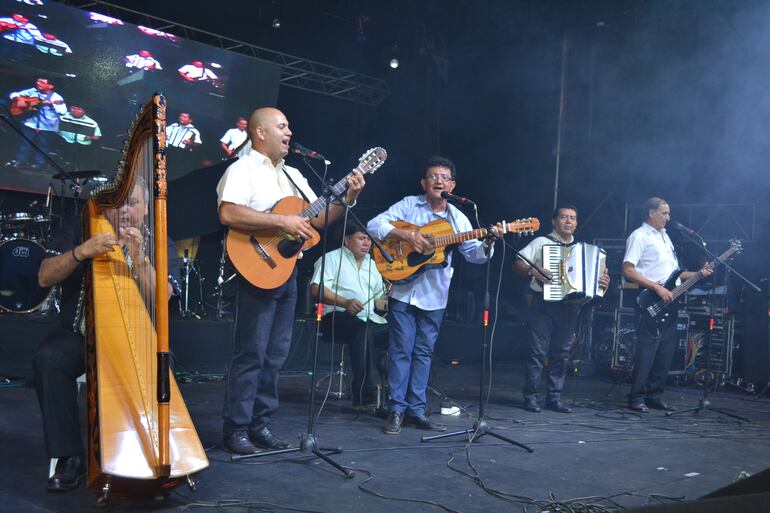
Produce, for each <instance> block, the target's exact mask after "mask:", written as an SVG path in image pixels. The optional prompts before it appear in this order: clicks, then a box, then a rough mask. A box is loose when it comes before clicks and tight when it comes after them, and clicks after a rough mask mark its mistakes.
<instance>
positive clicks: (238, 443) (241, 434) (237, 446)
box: [222, 430, 259, 454]
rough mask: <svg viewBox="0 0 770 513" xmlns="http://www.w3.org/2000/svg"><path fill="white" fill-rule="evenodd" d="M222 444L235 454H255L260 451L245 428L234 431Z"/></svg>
mask: <svg viewBox="0 0 770 513" xmlns="http://www.w3.org/2000/svg"><path fill="white" fill-rule="evenodd" d="M222 445H223V446H224V448H225V450H226V451H227V452H232V453H235V454H254V453H256V452H259V450H258V449H257V448H256V447H255V446H254V444H253V443H251V440H249V435H247V434H246V431H245V430H240V431H233V432H232V433H230V434H229V435H227V436H226V437H225V439H224V441H223V442H222Z"/></svg>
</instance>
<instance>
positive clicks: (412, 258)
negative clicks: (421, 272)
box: [406, 251, 435, 267]
mask: <svg viewBox="0 0 770 513" xmlns="http://www.w3.org/2000/svg"><path fill="white" fill-rule="evenodd" d="M434 254H435V253H431V254H430V255H423V254H422V253H417V252H416V251H415V252H412V253H409V256H407V257H406V263H407V264H409V266H410V267H414V266H417V265H420V264H421V263H423V262H427V261H428V260H430V259H431V258H433V255H434Z"/></svg>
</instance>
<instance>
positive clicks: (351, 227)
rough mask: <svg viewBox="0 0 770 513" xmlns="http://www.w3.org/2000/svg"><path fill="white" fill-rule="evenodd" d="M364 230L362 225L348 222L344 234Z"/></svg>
mask: <svg viewBox="0 0 770 513" xmlns="http://www.w3.org/2000/svg"><path fill="white" fill-rule="evenodd" d="M363 231H364V230H363V229H362V228H361V227H360V226H358V223H348V224H347V225H345V234H344V236H345V237H348V236H349V235H353V234H356V233H358V232H362V233H363Z"/></svg>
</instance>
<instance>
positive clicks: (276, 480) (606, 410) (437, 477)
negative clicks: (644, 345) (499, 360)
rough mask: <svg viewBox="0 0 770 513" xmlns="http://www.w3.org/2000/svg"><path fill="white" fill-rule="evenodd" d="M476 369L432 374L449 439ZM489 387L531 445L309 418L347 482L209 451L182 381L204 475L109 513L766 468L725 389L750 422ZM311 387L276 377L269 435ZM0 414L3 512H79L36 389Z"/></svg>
mask: <svg viewBox="0 0 770 513" xmlns="http://www.w3.org/2000/svg"><path fill="white" fill-rule="evenodd" d="M478 371H479V368H478V366H477V365H468V366H459V367H449V366H440V365H439V366H437V368H436V370H435V376H434V383H435V384H436V385H437V386H438V387H439V388H440V389H442V390H443V392H444V393H445V394H447V395H448V396H449V397H451V398H452V399H454V400H456V401H457V402H458V403H459V404H461V405H462V406H464V407H466V408H467V409H468V412H469V414H462V415H460V416H443V415H440V414H439V413H438V409H439V401H438V399H436V398H434V400H433V401H432V402H433V405H432V408H433V409H434V410H436V413H434V415H435V416H434V419H437V420H439V421H440V422H442V423H444V424H446V425H447V426H448V427H449V429H450V430H454V429H465V428H467V427H469V426H471V425H472V424H473V421H474V420H475V418H476V412H477V406H478V382H479V378H478ZM491 381H492V383H493V387H492V393H491V395H490V398H489V403H488V406H487V407H486V417H487V419H488V421H489V423H490V424H491V425H492V426H494V427H495V431H497V432H498V433H500V434H502V435H504V436H506V437H510V438H513V439H515V440H517V441H520V442H522V443H525V444H528V445H530V446H531V447H532V448H533V449H534V453H531V454H530V453H528V452H526V451H524V450H522V449H520V448H518V447H515V446H511V445H509V444H507V443H504V442H501V441H500V440H497V439H495V438H493V437H489V436H486V437H482V438H481V439H480V440H478V441H477V442H476V443H473V444H470V445H468V444H467V438H466V439H463V438H461V437H457V438H454V439H452V440H451V441H442V442H431V443H421V442H420V436H421V435H424V434H426V433H425V432H422V431H418V430H416V429H415V428H413V427H404V428H403V430H402V432H401V434H400V435H397V436H387V435H384V434H383V433H382V431H381V428H382V425H383V422H384V421H383V420H381V419H379V418H375V417H373V416H369V415H364V414H356V413H355V412H353V410H352V409H351V407H350V402H349V400H344V399H343V400H337V399H330V400H329V401H328V402H327V403H326V405H325V407H324V410H323V413H322V414H321V416H320V419H319V422H318V423H317V429H316V432H317V436H318V440H319V443H320V445H322V446H330V447H337V446H340V447H342V448H343V449H344V452H343V453H342V454H338V455H335V456H332V458H333V459H334V460H335V461H337V462H339V463H340V464H342V465H344V466H346V467H349V468H350V469H352V470H354V471H355V477H354V478H353V479H346V478H345V477H343V476H342V474H340V473H339V472H338V471H336V470H335V469H334V468H332V467H331V466H329V465H327V464H326V463H324V462H322V461H320V460H318V459H316V458H312V457H308V456H307V455H305V454H302V453H295V454H291V455H288V456H274V457H264V458H254V459H250V460H244V461H242V462H237V463H233V462H231V461H230V455H229V454H227V453H225V452H223V451H222V449H221V446H220V429H221V417H220V413H221V408H222V397H223V382H222V381H221V379H220V380H217V379H213V380H211V381H204V382H201V381H198V382H192V383H188V384H183V385H182V393H183V394H184V396H185V399H186V401H187V404H188V407H189V408H190V411H191V413H192V416H193V419H194V420H195V423H196V426H197V428H198V431H199V434H200V436H201V439H202V441H203V444H204V446H205V447H207V449H208V455H209V458H210V460H211V466H210V468H208V469H207V470H205V471H203V472H202V473H200V474H199V475H198V476H197V481H198V489H197V491H195V492H193V491H191V490H190V489H189V488H187V487H186V486H184V487H179V488H178V489H177V490H176V491H175V492H173V493H172V495H171V496H170V498H169V500H168V501H166V502H158V501H154V502H122V501H113V502H112V503H111V504H110V506H109V508H108V511H111V512H119V511H131V512H139V511H158V512H159V511H169V512H170V511H182V510H184V511H204V510H210V508H203V507H196V506H195V504H196V503H201V504H203V503H205V504H208V505H213V504H214V503H216V502H217V501H220V502H221V508H220V509H217V510H216V511H227V512H236V511H246V510H247V509H246V506H247V503H250V504H252V506H253V509H252V510H251V511H314V512H319V511H320V512H330V513H331V512H337V513H344V512H371V513H373V512H398V511H416V512H428V511H441V510H442V506H443V510H444V511H462V512H471V511H473V512H509V511H538V509H537V507H536V505H537V504H541V505H542V504H544V502H547V501H548V500H549V497H550V496H551V494H552V495H553V497H554V498H555V499H557V500H559V501H567V500H569V499H575V498H586V497H594V498H596V499H594V500H596V501H597V504H601V505H604V506H607V507H610V506H612V502H611V501H614V502H615V503H618V504H622V505H624V506H626V507H627V506H632V505H643V504H659V503H661V502H671V501H675V500H682V499H685V500H692V499H695V498H697V497H699V496H701V495H704V494H706V493H708V492H710V491H712V490H715V489H717V488H720V487H722V486H725V485H727V484H730V483H732V482H733V481H734V480H735V479H736V477H737V476H738V474H739V473H741V472H744V471H745V472H748V473H751V474H754V473H757V472H759V471H761V470H763V469H765V468H766V467H768V464H769V463H768V462H770V399H767V398H763V399H760V400H754V398H753V397H752V396H749V395H745V394H743V393H742V392H740V391H730V390H723V391H720V392H718V393H716V394H712V395H711V396H710V399H711V401H712V403H713V405H714V406H718V407H721V408H727V409H729V410H731V411H733V412H735V413H737V414H740V415H743V416H747V417H749V418H750V419H751V422H741V421H737V420H735V419H732V418H729V417H726V416H723V415H720V414H718V413H714V412H707V413H705V414H702V415H701V416H700V417H694V416H693V415H692V414H684V415H680V416H674V417H668V418H667V417H665V416H664V415H663V414H662V413H661V412H651V413H648V414H634V413H632V412H630V411H628V410H625V409H623V406H624V403H625V401H624V399H625V393H626V392H627V386H625V385H612V384H611V383H608V382H605V381H603V380H602V379H600V378H598V377H570V378H568V382H567V386H566V390H565V394H564V400H565V403H566V404H568V405H570V406H572V407H573V409H574V413H572V414H570V415H565V414H559V413H554V412H549V411H543V412H542V413H539V414H538V413H530V412H527V411H524V410H523V409H521V393H520V390H521V384H522V381H523V378H522V375H521V372H520V369H519V366H517V365H514V364H510V363H503V364H500V365H496V366H495V369H494V373H493V376H492V380H491ZM309 385H310V377H309V375H308V373H291V374H288V375H285V376H284V377H283V378H282V381H281V398H282V405H281V409H280V411H279V413H278V415H277V416H276V417H275V421H274V423H273V425H272V427H273V430H274V432H276V433H277V434H279V435H280V436H282V437H284V438H287V439H296V437H297V435H299V434H301V433H304V432H305V431H306V430H307V402H308V389H309ZM699 397H700V392H699V390H698V389H696V388H688V387H672V388H669V390H668V391H667V393H666V399H667V400H668V401H670V402H671V403H673V404H674V405H676V406H678V407H684V406H690V405H695V404H697V401H698V398H699ZM318 404H320V401H319V403H318ZM0 408H1V409H2V412H3V415H2V416H0V435H1V437H2V441H3V443H2V445H3V453H4V456H3V462H4V465H3V469H4V471H3V472H2V474H0V511H3V512H5V511H8V512H20V511H25V512H48V511H50V512H53V511H56V512H73V511H88V510H90V509H91V508H92V505H93V503H94V495H93V494H92V493H91V492H89V491H87V490H85V489H84V488H82V487H81V488H80V489H78V490H76V491H74V492H71V493H67V494H61V495H55V494H50V493H46V491H45V482H46V475H47V471H48V461H47V460H46V458H45V453H44V449H43V438H42V434H41V424H40V414H39V410H38V407H37V402H36V399H35V394H34V391H33V390H32V389H31V388H4V389H0ZM482 485H483V486H485V487H486V488H487V490H488V491H485V490H484V489H483V488H482ZM601 497H608V498H611V500H610V499H607V500H601V499H600V498H601ZM404 500H408V501H410V502H404ZM586 501H588V499H583V502H586ZM429 502H432V503H433V504H428V503H429ZM185 505H188V506H187V507H186V508H183V506H185ZM439 505H441V506H439ZM259 507H261V508H263V509H259ZM525 507H526V509H525Z"/></svg>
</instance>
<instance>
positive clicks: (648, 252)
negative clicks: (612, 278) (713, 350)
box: [623, 197, 712, 413]
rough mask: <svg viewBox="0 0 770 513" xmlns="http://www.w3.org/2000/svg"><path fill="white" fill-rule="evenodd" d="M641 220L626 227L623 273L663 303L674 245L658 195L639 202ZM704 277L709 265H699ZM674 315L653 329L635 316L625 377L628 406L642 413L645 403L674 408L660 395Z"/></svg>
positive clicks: (668, 362)
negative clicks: (633, 345) (628, 231)
mask: <svg viewBox="0 0 770 513" xmlns="http://www.w3.org/2000/svg"><path fill="white" fill-rule="evenodd" d="M644 215H645V219H644V222H643V223H642V225H641V226H640V227H639V228H637V229H636V230H634V231H633V232H631V235H629V236H628V240H627V241H626V254H625V256H624V257H623V278H625V279H626V280H627V281H632V282H634V283H638V284H639V285H642V286H643V287H647V288H648V289H652V290H653V291H655V293H656V294H657V295H658V297H660V299H661V300H663V302H665V303H670V302H671V301H672V300H673V296H672V295H671V291H670V290H668V289H666V288H665V287H664V286H663V284H664V283H665V282H666V280H668V278H669V276H671V274H672V273H673V272H674V271H676V270H678V269H679V261H678V260H677V258H676V252H675V251H674V245H673V244H672V243H671V239H669V238H668V234H667V233H666V223H668V222H669V221H670V220H671V209H670V208H669V206H668V203H666V202H665V201H664V200H662V199H661V198H656V197H652V198H650V199H648V200H647V201H645V202H644ZM701 272H702V273H703V275H704V276H709V275H711V273H712V270H711V269H710V268H708V267H704V268H702V269H701ZM692 275H693V273H692V272H689V271H683V272H681V273H680V274H679V279H680V280H687V279H689V278H690V277H691V276H692ZM676 317H677V316H676V315H671V316H669V318H668V319H669V321H668V322H667V323H666V325H665V326H664V327H663V328H662V329H660V330H657V331H656V330H655V329H654V328H652V327H651V326H648V323H645V322H642V319H641V318H640V319H639V324H638V326H637V329H636V353H635V355H634V370H633V374H632V376H631V391H630V392H629V394H628V407H629V408H630V409H632V410H634V411H638V412H642V413H646V412H648V411H649V409H650V408H654V409H656V410H668V411H672V410H674V409H675V408H674V407H673V406H670V405H669V404H667V403H665V402H664V401H663V399H662V396H663V388H664V387H665V385H666V378H667V377H668V371H669V369H670V368H671V361H672V359H673V355H674V349H675V348H676V340H675V338H676Z"/></svg>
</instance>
